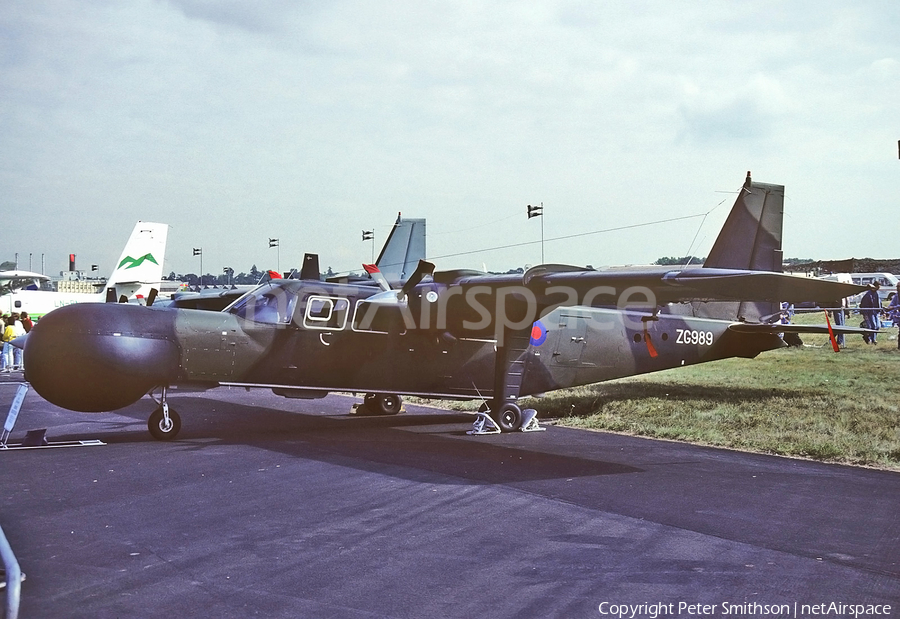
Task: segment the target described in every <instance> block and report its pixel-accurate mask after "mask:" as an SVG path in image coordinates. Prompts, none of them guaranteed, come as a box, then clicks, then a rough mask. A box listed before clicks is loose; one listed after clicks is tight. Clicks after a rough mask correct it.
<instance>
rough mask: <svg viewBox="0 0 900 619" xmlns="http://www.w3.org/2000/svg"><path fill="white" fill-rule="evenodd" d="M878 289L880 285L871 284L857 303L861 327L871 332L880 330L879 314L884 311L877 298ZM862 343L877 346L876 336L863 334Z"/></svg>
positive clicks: (875, 334)
mask: <svg viewBox="0 0 900 619" xmlns="http://www.w3.org/2000/svg"><path fill="white" fill-rule="evenodd" d="M879 288H881V284H879V283H878V282H877V281H875V282H872V283H871V284H870V285H869V289H868V290H866V293H865V294H864V295H863V298H862V299H861V300H860V302H859V313H860V314H862V316H863V326H864V327H865V328H866V329H872V330H873V331H878V329H880V328H881V313H882V312H883V311H884V310H883V309H882V307H881V297H879V296H878V289H879ZM863 341H865V343H866V344H877V343H878V334H877V333H864V334H863Z"/></svg>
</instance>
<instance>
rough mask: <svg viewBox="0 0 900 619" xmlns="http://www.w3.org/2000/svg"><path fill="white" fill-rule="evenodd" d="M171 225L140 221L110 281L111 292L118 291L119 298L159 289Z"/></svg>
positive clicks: (116, 295)
mask: <svg viewBox="0 0 900 619" xmlns="http://www.w3.org/2000/svg"><path fill="white" fill-rule="evenodd" d="M168 233H169V226H168V225H167V224H158V223H151V222H147V221H139V222H137V224H136V225H135V226H134V230H132V232H131V236H130V237H129V238H128V243H126V244H125V249H124V250H123V251H122V255H121V256H120V257H119V261H118V262H117V263H116V268H115V270H114V271H113V273H112V275H111V276H110V278H109V280H108V281H107V282H106V289H107V294H108V295H109V291H110V289H112V290H114V291H115V298H121V297H122V296H125V297H127V298H129V299H130V298H132V297H136V296H138V297H141V296H142V297H144V298H146V297H147V296H148V295H149V294H150V290H151V288H157V289H158V288H159V286H160V282H161V281H162V274H163V260H164V259H165V253H166V237H167V236H168Z"/></svg>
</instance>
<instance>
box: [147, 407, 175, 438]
mask: <svg viewBox="0 0 900 619" xmlns="http://www.w3.org/2000/svg"><path fill="white" fill-rule="evenodd" d="M147 429H148V430H150V434H151V435H153V438H155V439H156V440H158V441H171V440H172V439H173V438H175V436H176V435H177V434H178V432H179V431H181V416H180V415H179V414H178V413H177V412H175V409H174V408H172V407H171V406H170V407H169V423H168V424H167V423H166V419H165V417H164V416H163V410H162V406H158V407H157V408H156V410H155V411H153V414H151V415H150V419H148V420H147Z"/></svg>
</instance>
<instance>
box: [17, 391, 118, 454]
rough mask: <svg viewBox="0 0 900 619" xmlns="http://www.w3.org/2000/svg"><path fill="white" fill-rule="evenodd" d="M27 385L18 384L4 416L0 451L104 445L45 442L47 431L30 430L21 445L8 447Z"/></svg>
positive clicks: (90, 441)
mask: <svg viewBox="0 0 900 619" xmlns="http://www.w3.org/2000/svg"><path fill="white" fill-rule="evenodd" d="M28 388H29V384H28V383H19V388H18V389H17V390H16V397H15V398H13V402H12V405H10V407H9V413H7V415H6V423H4V424H3V432H0V451H13V450H17V449H36V448H41V447H83V446H89V445H106V443H104V442H103V441H99V440H96V439H94V440H88V441H56V442H53V443H51V442H49V441H47V438H46V434H47V430H46V428H45V429H41V430H30V431H28V432H27V433H26V435H25V440H24V441H22V442H21V443H17V444H13V445H10V444H9V443H8V442H7V441H8V440H9V435H10V434H11V433H12V431H13V428H15V427H16V419H18V417H19V410H20V409H21V408H22V402H24V401H25V395H26V394H27V393H28Z"/></svg>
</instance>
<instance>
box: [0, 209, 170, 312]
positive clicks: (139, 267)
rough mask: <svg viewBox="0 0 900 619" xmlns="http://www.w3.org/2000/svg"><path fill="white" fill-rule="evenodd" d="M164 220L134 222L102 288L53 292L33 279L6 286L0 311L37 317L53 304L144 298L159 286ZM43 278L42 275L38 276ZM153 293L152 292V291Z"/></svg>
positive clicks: (164, 228)
mask: <svg viewBox="0 0 900 619" xmlns="http://www.w3.org/2000/svg"><path fill="white" fill-rule="evenodd" d="M168 231H169V226H168V225H166V224H158V223H151V222H146V221H139V222H137V224H135V226H134V230H132V232H131V236H130V237H129V238H128V242H127V243H126V244H125V249H124V250H123V251H122V255H121V256H120V257H119V261H118V262H117V263H116V268H115V270H114V271H113V273H112V275H111V276H110V278H109V279H108V280H107V282H106V291H105V292H99V293H96V294H91V293H83V292H81V293H79V292H72V293H66V292H56V291H52V290H47V289H46V288H43V286H40V285H38V284H37V283H35V284H34V285H28V286H24V287H19V288H15V289H12V290H9V291H8V292H6V293H5V294H3V295H2V296H0V311H2V312H4V313H11V312H28V314H29V315H30V316H31V317H32V318H40V317H41V316H43V315H44V314H46V313H48V312H50V311H52V310H55V309H56V308H59V307H63V306H65V305H70V304H72V303H102V302H104V301H109V300H115V301H120V300H122V299H123V298H124V299H125V300H126V301H134V300H145V299H147V298H150V297H151V290H153V289H156V290H157V291H158V290H159V286H160V280H162V269H163V266H162V265H163V259H164V257H165V251H166V236H167V235H168ZM39 277H40V278H43V279H44V280H46V279H47V278H46V276H42V275H40V276H39ZM152 294H154V295H155V294H156V293H152Z"/></svg>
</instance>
